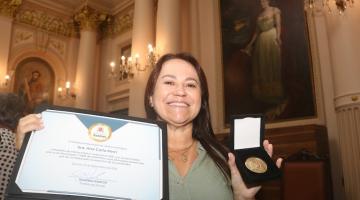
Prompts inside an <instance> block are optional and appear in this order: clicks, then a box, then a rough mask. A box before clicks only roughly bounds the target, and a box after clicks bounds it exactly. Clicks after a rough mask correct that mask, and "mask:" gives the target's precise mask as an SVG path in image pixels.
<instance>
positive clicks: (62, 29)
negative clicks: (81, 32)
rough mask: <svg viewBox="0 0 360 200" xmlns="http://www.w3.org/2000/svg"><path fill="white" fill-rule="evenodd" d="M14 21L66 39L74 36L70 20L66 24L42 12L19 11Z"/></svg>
mask: <svg viewBox="0 0 360 200" xmlns="http://www.w3.org/2000/svg"><path fill="white" fill-rule="evenodd" d="M15 20H16V22H19V23H24V24H28V25H31V26H34V27H36V28H40V29H42V30H45V31H47V32H52V33H55V34H57V35H62V36H67V37H70V36H74V35H76V29H75V27H74V22H73V21H72V20H70V21H69V22H66V21H64V20H63V19H61V18H59V17H54V16H49V15H48V13H45V12H43V11H38V10H21V11H20V12H18V13H17V15H16V18H15Z"/></svg>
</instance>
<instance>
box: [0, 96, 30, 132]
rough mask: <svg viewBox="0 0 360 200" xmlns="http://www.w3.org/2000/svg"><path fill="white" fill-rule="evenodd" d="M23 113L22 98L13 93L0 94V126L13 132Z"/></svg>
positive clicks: (23, 104)
mask: <svg viewBox="0 0 360 200" xmlns="http://www.w3.org/2000/svg"><path fill="white" fill-rule="evenodd" d="M24 111H25V102H24V101H23V99H22V98H20V97H19V96H17V95H16V94H13V93H0V124H2V125H4V126H7V127H9V128H10V129H12V130H13V131H14V130H15V128H16V126H17V124H18V122H19V119H20V118H21V117H22V116H23V115H24Z"/></svg>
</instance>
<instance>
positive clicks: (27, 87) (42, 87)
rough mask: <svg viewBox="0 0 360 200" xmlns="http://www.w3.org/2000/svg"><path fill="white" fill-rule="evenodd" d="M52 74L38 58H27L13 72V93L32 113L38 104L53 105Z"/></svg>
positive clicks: (47, 65) (47, 66)
mask: <svg viewBox="0 0 360 200" xmlns="http://www.w3.org/2000/svg"><path fill="white" fill-rule="evenodd" d="M54 82H55V81H54V72H53V71H52V69H51V67H50V66H49V64H48V63H47V62H45V61H43V60H42V59H40V58H27V59H25V60H23V61H22V62H20V63H19V65H18V66H17V67H16V71H15V85H14V92H15V93H17V94H18V95H19V96H21V97H22V98H23V99H24V101H25V102H26V105H27V110H28V111H32V110H33V109H34V107H35V106H36V105H38V104H40V103H49V104H52V103H53V96H54Z"/></svg>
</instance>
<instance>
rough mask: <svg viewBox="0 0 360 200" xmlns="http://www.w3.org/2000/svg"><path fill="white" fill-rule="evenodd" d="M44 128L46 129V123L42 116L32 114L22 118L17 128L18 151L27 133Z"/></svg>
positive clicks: (16, 142)
mask: <svg viewBox="0 0 360 200" xmlns="http://www.w3.org/2000/svg"><path fill="white" fill-rule="evenodd" d="M42 128H44V123H43V121H42V119H41V114H30V115H26V116H25V117H23V118H21V119H20V120H19V124H18V126H17V128H16V140H15V147H16V149H18V150H19V149H20V148H21V145H22V143H23V141H24V137H25V134H26V133H29V132H31V131H34V130H40V129H42Z"/></svg>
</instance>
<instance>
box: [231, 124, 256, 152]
mask: <svg viewBox="0 0 360 200" xmlns="http://www.w3.org/2000/svg"><path fill="white" fill-rule="evenodd" d="M260 134H261V118H260V117H258V118H256V117H246V118H242V119H235V121H234V149H235V150H236V149H246V148H255V147H260Z"/></svg>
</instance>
